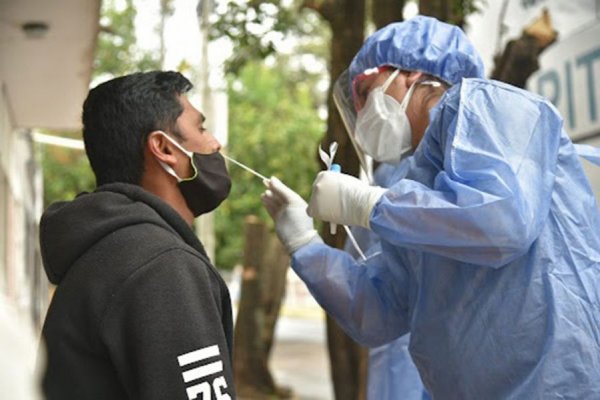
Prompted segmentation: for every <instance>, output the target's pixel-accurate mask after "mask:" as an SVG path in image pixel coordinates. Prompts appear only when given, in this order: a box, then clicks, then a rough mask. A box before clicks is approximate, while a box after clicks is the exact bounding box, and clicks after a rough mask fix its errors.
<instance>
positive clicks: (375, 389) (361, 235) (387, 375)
mask: <svg viewBox="0 0 600 400" xmlns="http://www.w3.org/2000/svg"><path fill="white" fill-rule="evenodd" d="M407 166H408V163H401V164H399V165H397V166H396V165H390V164H381V165H380V166H379V167H378V168H377V170H376V171H375V173H374V184H376V185H378V186H381V187H385V188H387V187H390V186H391V185H392V184H393V183H395V181H394V179H396V180H397V179H401V177H402V176H403V175H404V174H405V173H406V167H407ZM352 233H353V235H354V238H355V239H356V242H357V243H358V245H359V246H360V248H361V249H362V250H363V251H366V252H367V254H369V251H368V249H371V248H372V247H373V246H374V245H376V244H377V243H378V242H379V237H378V236H377V235H376V234H375V233H373V232H371V231H370V230H367V229H364V228H362V227H353V228H352ZM378 248H379V247H378ZM344 249H345V250H346V251H347V252H349V253H350V254H351V255H352V256H353V257H354V258H358V253H357V252H356V250H355V249H354V247H353V246H352V245H351V243H350V241H347V242H346V246H345V247H344ZM409 341H410V334H409V333H407V334H406V335H404V336H402V337H400V338H398V339H395V340H393V341H392V342H390V343H386V344H384V345H382V346H379V347H376V348H373V349H370V350H369V369H368V384H367V399H369V400H396V399H402V400H428V399H430V397H429V395H428V394H427V392H426V391H425V388H424V387H423V383H422V382H421V378H420V377H419V372H418V370H417V368H416V367H415V364H414V363H413V361H412V358H411V357H410V353H409V351H408V344H409Z"/></svg>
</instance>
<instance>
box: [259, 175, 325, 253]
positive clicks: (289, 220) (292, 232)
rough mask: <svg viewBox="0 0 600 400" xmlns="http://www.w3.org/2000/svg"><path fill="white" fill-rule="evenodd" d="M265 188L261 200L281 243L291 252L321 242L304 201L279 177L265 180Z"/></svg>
mask: <svg viewBox="0 0 600 400" xmlns="http://www.w3.org/2000/svg"><path fill="white" fill-rule="evenodd" d="M265 185H266V186H267V190H266V191H265V192H264V193H263V194H262V196H261V200H262V202H263V204H264V205H265V207H266V209H267V211H268V212H269V215H270V216H271V218H273V221H275V231H276V232H277V236H278V237H279V240H281V243H283V245H284V246H285V248H286V249H287V251H288V252H289V253H290V254H292V253H293V252H295V251H296V250H298V249H299V248H300V247H302V246H304V245H306V244H308V243H310V242H322V240H321V238H320V236H319V234H318V233H317V231H316V230H315V229H314V227H313V219H312V218H311V217H309V216H308V214H307V213H306V206H307V204H306V201H304V199H303V198H302V197H300V195H299V194H298V193H296V192H294V191H293V190H292V189H290V188H289V187H287V186H286V185H284V184H283V182H281V181H280V180H279V179H277V178H275V177H271V179H269V180H267V181H265Z"/></svg>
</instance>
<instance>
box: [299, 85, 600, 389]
mask: <svg viewBox="0 0 600 400" xmlns="http://www.w3.org/2000/svg"><path fill="white" fill-rule="evenodd" d="M406 162H407V163H408V167H407V168H406V170H405V172H404V176H403V179H401V180H399V181H398V182H397V183H396V184H394V185H393V186H391V188H390V189H389V190H388V191H387V192H386V193H385V194H384V195H383V196H382V197H381V199H380V200H379V201H378V202H377V204H376V205H375V207H374V209H373V211H372V213H371V216H370V224H371V228H372V230H373V232H375V233H376V234H377V235H379V237H380V243H381V245H380V249H379V251H378V249H376V248H372V249H370V251H369V256H368V259H367V261H365V262H360V263H359V262H357V261H355V260H354V259H353V258H352V256H350V255H349V254H348V253H346V252H344V251H341V250H337V249H334V248H331V247H329V246H326V245H324V244H318V243H315V244H310V245H307V246H305V247H303V248H301V249H299V250H298V251H296V252H295V253H294V254H293V259H292V266H293V268H294V270H295V271H296V272H297V273H298V275H299V276H300V277H302V279H303V280H304V281H305V282H306V283H307V286H308V287H309V289H310V290H311V292H312V294H313V295H314V297H315V298H316V299H317V301H318V302H319V303H320V304H321V305H322V306H323V307H324V308H325V309H326V310H327V311H328V312H329V313H330V314H331V315H332V316H333V317H334V318H335V319H336V320H337V321H338V323H339V324H340V325H341V326H342V327H343V328H344V329H345V331H346V332H347V333H348V334H349V335H350V336H351V337H353V338H354V339H355V340H357V341H358V342H360V343H362V344H364V345H367V346H371V347H374V346H380V345H382V344H384V343H387V342H389V341H391V340H393V339H395V338H397V337H399V336H401V335H403V334H405V333H407V332H409V331H410V332H411V339H410V346H409V350H410V353H411V355H412V358H413V360H414V362H415V364H416V365H417V368H418V369H419V372H420V375H421V378H422V380H423V383H424V384H425V386H426V388H427V390H428V391H429V392H430V393H431V395H432V397H433V398H442V399H555V398H560V399H566V398H568V399H600V215H599V211H598V207H597V205H596V203H595V198H594V195H593V193H592V191H591V188H590V186H589V183H588V181H587V178H586V177H585V175H584V172H583V170H582V167H581V164H580V161H579V159H578V158H577V155H576V153H575V150H574V147H573V144H572V143H571V141H570V139H569V138H568V137H567V135H566V133H565V132H564V130H563V129H562V119H561V117H560V116H559V115H558V113H557V111H556V109H555V108H554V107H553V106H552V105H551V104H550V103H549V102H547V101H545V100H544V99H542V98H541V97H539V96H537V95H535V94H532V93H529V92H525V91H523V90H520V89H517V88H515V87H512V86H509V85H505V84H502V83H499V82H494V81H487V80H482V79H465V80H463V81H462V82H461V83H460V84H457V85H455V86H453V87H452V88H450V89H449V90H448V91H447V92H446V94H445V95H444V96H443V97H442V98H441V99H440V101H439V102H438V105H437V106H436V107H435V108H434V109H432V111H431V113H430V124H429V127H428V129H427V131H426V133H425V136H424V138H423V140H422V141H421V143H420V144H419V147H418V148H417V149H416V151H415V154H414V155H413V157H411V158H409V159H408V160H407V161H406ZM375 247H377V246H375ZM332 283H333V284H332Z"/></svg>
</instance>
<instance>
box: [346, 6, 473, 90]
mask: <svg viewBox="0 0 600 400" xmlns="http://www.w3.org/2000/svg"><path fill="white" fill-rule="evenodd" d="M384 65H390V66H393V67H396V68H399V69H402V70H408V71H420V72H424V73H426V74H430V75H433V76H435V77H437V78H440V79H442V80H443V81H445V82H446V83H449V84H451V85H454V84H455V83H458V82H460V80H461V79H462V78H483V77H484V71H483V62H482V61H481V57H480V56H479V53H478V52H477V50H475V47H473V44H472V43H471V42H470V41H469V39H468V38H467V36H466V35H465V34H464V32H463V31H462V30H461V29H460V28H458V27H456V26H454V25H450V24H446V23H444V22H440V21H438V20H437V19H435V18H431V17H425V16H421V15H419V16H416V17H414V18H411V19H409V20H406V21H404V22H396V23H392V24H390V25H387V26H386V27H384V28H381V29H380V30H378V31H377V32H375V33H374V34H372V35H371V36H369V38H368V39H367V40H366V41H365V43H364V44H363V46H362V47H361V49H360V50H359V52H358V54H356V56H355V57H354V59H353V60H352V63H351V64H350V67H349V72H350V79H351V80H354V78H355V77H356V76H357V75H359V74H361V73H363V72H364V71H365V70H367V69H369V68H373V67H381V66H384Z"/></svg>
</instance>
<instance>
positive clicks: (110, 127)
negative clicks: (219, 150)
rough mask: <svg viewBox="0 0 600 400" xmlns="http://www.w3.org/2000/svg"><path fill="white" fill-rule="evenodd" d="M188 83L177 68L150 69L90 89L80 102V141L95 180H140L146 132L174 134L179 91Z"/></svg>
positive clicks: (183, 91) (103, 182)
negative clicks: (84, 98) (83, 145)
mask: <svg viewBox="0 0 600 400" xmlns="http://www.w3.org/2000/svg"><path fill="white" fill-rule="evenodd" d="M191 88H192V84H191V82H190V81H189V80H188V79H187V78H185V77H184V76H183V75H181V74H180V73H178V72H173V71H167V72H165V71H151V72H139V73H135V74H131V75H126V76H122V77H119V78H115V79H112V80H110V81H108V82H105V83H102V84H100V85H98V86H97V87H95V88H94V89H92V90H90V93H89V94H88V96H87V99H86V100H85V102H84V103H83V117H82V120H83V140H84V142H85V151H86V153H87V156H88V159H89V160H90V164H91V166H92V169H93V170H94V174H95V175H96V185H98V186H100V185H103V184H106V183H112V182H125V183H132V184H136V185H137V184H139V183H140V182H141V179H142V174H143V172H144V146H145V144H146V140H147V138H148V135H149V134H150V133H151V132H152V131H155V130H163V131H170V132H172V133H176V132H175V123H176V120H177V118H178V117H179V115H181V113H182V112H183V107H182V105H181V103H180V102H179V96H180V95H181V94H183V93H186V92H187V91H188V90H190V89H191Z"/></svg>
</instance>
